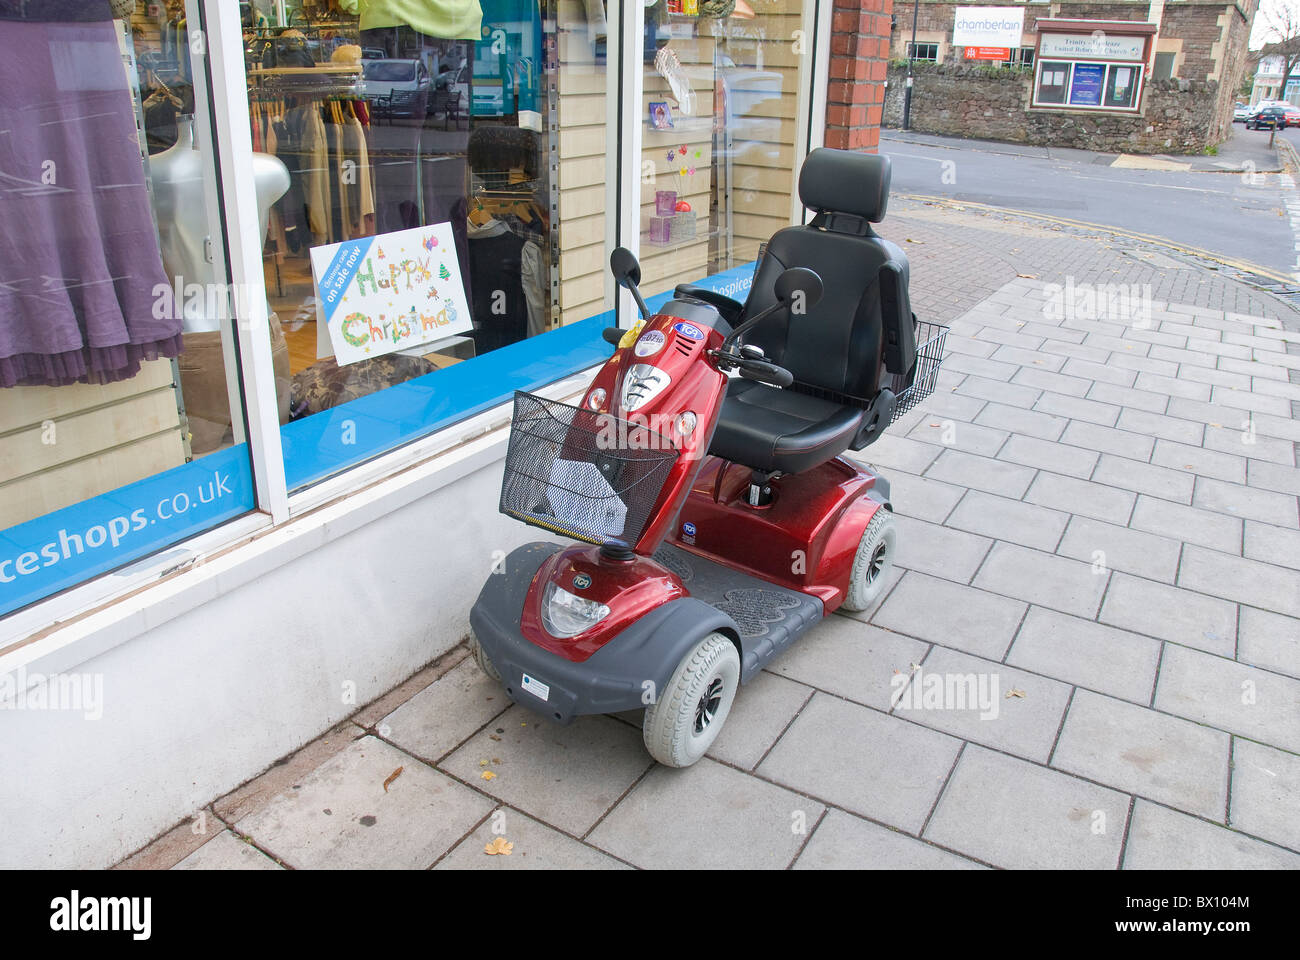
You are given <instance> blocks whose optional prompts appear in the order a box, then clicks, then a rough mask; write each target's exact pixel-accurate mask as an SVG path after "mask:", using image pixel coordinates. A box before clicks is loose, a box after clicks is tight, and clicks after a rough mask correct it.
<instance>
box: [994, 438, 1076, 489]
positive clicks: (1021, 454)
mask: <svg viewBox="0 0 1300 960" xmlns="http://www.w3.org/2000/svg"><path fill="white" fill-rule="evenodd" d="M997 456H998V459H999V460H1008V461H1010V462H1011V463H1019V464H1022V465H1024V466H1026V467H1036V468H1037V469H1039V470H1050V471H1051V472H1052V473H1061V474H1065V475H1067V476H1071V477H1080V478H1083V479H1086V478H1087V477H1089V476H1091V475H1092V471H1093V469H1094V468H1095V467H1096V466H1097V457H1098V455H1097V453H1096V452H1094V451H1092V450H1085V449H1084V448H1082V447H1072V446H1070V445H1069V444H1064V443H1056V442H1053V441H1051V440H1039V439H1037V438H1036V437H1024V436H1013V437H1012V438H1011V439H1010V440H1008V441H1007V442H1006V443H1005V444H1004V445H1003V446H1002V449H1001V450H999V451H998V454H997Z"/></svg>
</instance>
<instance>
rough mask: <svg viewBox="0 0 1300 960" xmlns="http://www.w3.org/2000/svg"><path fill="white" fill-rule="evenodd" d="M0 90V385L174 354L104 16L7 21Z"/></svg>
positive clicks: (125, 366) (105, 373)
mask: <svg viewBox="0 0 1300 960" xmlns="http://www.w3.org/2000/svg"><path fill="white" fill-rule="evenodd" d="M0 91H3V95H2V96H0V387H12V386H15V385H19V384H50V385H60V384H66V383H73V382H76V381H82V382H90V383H108V382H111V381H114V380H124V379H127V378H129V377H132V376H135V374H137V373H138V372H139V370H140V363H141V361H143V360H153V359H156V358H158V357H174V356H176V355H177V354H178V353H180V350H181V320H180V317H179V315H177V316H162V317H157V316H155V315H154V314H155V304H156V303H159V302H161V303H164V304H165V303H166V301H165V300H163V301H159V299H158V296H157V295H156V294H155V292H154V291H155V288H160V289H161V288H164V287H166V285H167V283H168V281H167V277H166V275H165V273H164V271H163V265H162V256H161V254H160V253H159V250H158V235H157V231H156V230H155V228H154V224H153V218H152V216H151V213H150V209H149V195H148V192H147V190H146V189H145V182H144V169H143V166H142V164H141V160H140V142H139V139H138V138H137V136H136V130H135V113H134V106H133V104H132V102H131V95H130V93H129V91H128V89H127V79H126V73H125V67H124V65H123V63H122V58H121V56H120V54H119V52H118V46H117V37H116V34H115V31H114V27H113V25H112V24H111V23H107V22H105V23H26V22H6V23H5V24H4V26H3V28H0ZM157 312H158V313H178V312H177V311H172V310H164V309H161V308H159V309H158V310H157Z"/></svg>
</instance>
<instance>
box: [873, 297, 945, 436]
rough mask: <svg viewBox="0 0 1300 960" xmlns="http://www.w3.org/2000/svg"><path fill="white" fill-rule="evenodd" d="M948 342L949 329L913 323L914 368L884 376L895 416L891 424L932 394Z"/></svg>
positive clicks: (930, 324) (935, 325)
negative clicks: (914, 326) (891, 397)
mask: <svg viewBox="0 0 1300 960" xmlns="http://www.w3.org/2000/svg"><path fill="white" fill-rule="evenodd" d="M947 340H948V328H947V327H945V326H943V325H942V324H938V323H926V322H924V321H921V320H918V321H917V323H916V365H915V366H914V367H913V368H912V370H911V371H909V372H908V373H891V374H887V375H886V382H885V383H884V386H887V387H888V388H889V389H890V390H892V391H894V397H895V398H896V399H895V403H894V416H893V419H892V420H890V421H889V422H890V423H894V422H895V421H896V420H898V418H899V417H901V416H903V414H905V413H907V411H909V410H911V409H912V408H913V407H915V406H916V405H917V404H918V403H920V402H921V401H922V400H924V399H925V398H926V397H928V396H929V395H930V394H932V393H934V386H935V383H936V381H938V379H939V366H940V365H941V364H942V363H943V347H944V343H946V342H947Z"/></svg>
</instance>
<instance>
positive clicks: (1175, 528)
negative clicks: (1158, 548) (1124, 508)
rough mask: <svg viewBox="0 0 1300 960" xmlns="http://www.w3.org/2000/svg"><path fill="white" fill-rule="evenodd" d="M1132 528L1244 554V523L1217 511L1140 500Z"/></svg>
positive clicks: (1134, 510) (1153, 499)
mask: <svg viewBox="0 0 1300 960" xmlns="http://www.w3.org/2000/svg"><path fill="white" fill-rule="evenodd" d="M1129 526H1131V527H1133V528H1134V529H1137V530H1145V531H1148V532H1149V533H1155V534H1159V535H1160V536H1162V537H1167V538H1169V539H1173V540H1181V541H1182V542H1183V543H1195V544H1199V545H1200V546H1202V547H1209V548H1210V549H1212V550H1218V551H1220V552H1222V553H1241V536H1242V534H1241V530H1242V521H1241V520H1239V519H1238V518H1236V517H1227V516H1224V515H1223V514H1221V513H1215V512H1214V511H1213V510H1202V509H1200V508H1199V507H1188V506H1184V505H1183V504H1181V503H1172V502H1170V501H1168V500H1161V499H1160V498H1159V497H1145V496H1140V497H1138V499H1137V505H1136V506H1134V508H1133V517H1132V519H1131V521H1130V523H1129Z"/></svg>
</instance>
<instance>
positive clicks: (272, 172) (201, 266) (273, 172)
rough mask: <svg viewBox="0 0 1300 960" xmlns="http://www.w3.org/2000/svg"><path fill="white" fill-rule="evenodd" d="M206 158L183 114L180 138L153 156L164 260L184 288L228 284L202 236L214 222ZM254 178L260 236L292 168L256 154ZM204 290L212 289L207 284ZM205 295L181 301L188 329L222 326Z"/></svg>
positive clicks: (152, 168)
mask: <svg viewBox="0 0 1300 960" xmlns="http://www.w3.org/2000/svg"><path fill="white" fill-rule="evenodd" d="M206 163H207V161H206V160H205V159H204V155H203V153H202V151H200V150H197V149H195V146H194V124H193V119H192V118H186V117H182V118H181V121H180V123H179V125H178V126H177V138H176V143H175V145H173V146H172V147H170V148H169V149H167V150H164V151H163V152H162V153H160V154H158V155H156V156H155V157H153V158H152V159H151V160H150V167H151V171H152V174H153V192H154V203H155V205H156V209H157V211H158V236H159V238H160V240H161V242H162V259H163V264H164V266H165V267H166V268H167V273H168V274H169V275H170V276H171V277H172V278H173V283H179V284H180V285H181V290H182V292H184V289H185V287H186V286H187V285H189V284H191V283H198V284H204V285H206V284H217V283H224V282H225V279H224V277H218V276H217V272H216V267H215V265H214V264H211V263H209V262H208V260H207V257H206V256H204V241H205V239H206V238H208V237H212V239H213V242H219V239H220V238H218V237H215V236H213V229H212V221H211V220H210V219H209V217H208V215H207V208H206V204H205V203H204V197H203V171H204V167H205V164H206ZM253 183H254V186H255V189H256V191H257V221H258V227H259V231H260V232H259V233H258V236H259V237H261V238H265V237H266V226H267V223H268V221H269V219H270V213H271V205H272V204H274V203H275V201H277V200H279V199H280V198H281V197H282V196H284V194H285V191H286V190H288V189H289V170H288V168H287V167H286V166H285V165H284V164H283V163H282V162H281V161H280V160H279V159H278V158H276V157H272V156H270V155H269V154H265V153H255V154H253ZM204 289H205V290H207V289H212V288H210V287H207V286H205V287H204ZM207 299H208V298H207V297H189V296H186V297H185V299H184V301H183V310H184V321H183V324H184V330H185V332H186V333H196V332H200V331H211V330H219V329H220V328H221V318H220V317H219V316H214V315H210V314H209V312H208V311H207V309H206V308H207V303H206V301H207Z"/></svg>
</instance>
